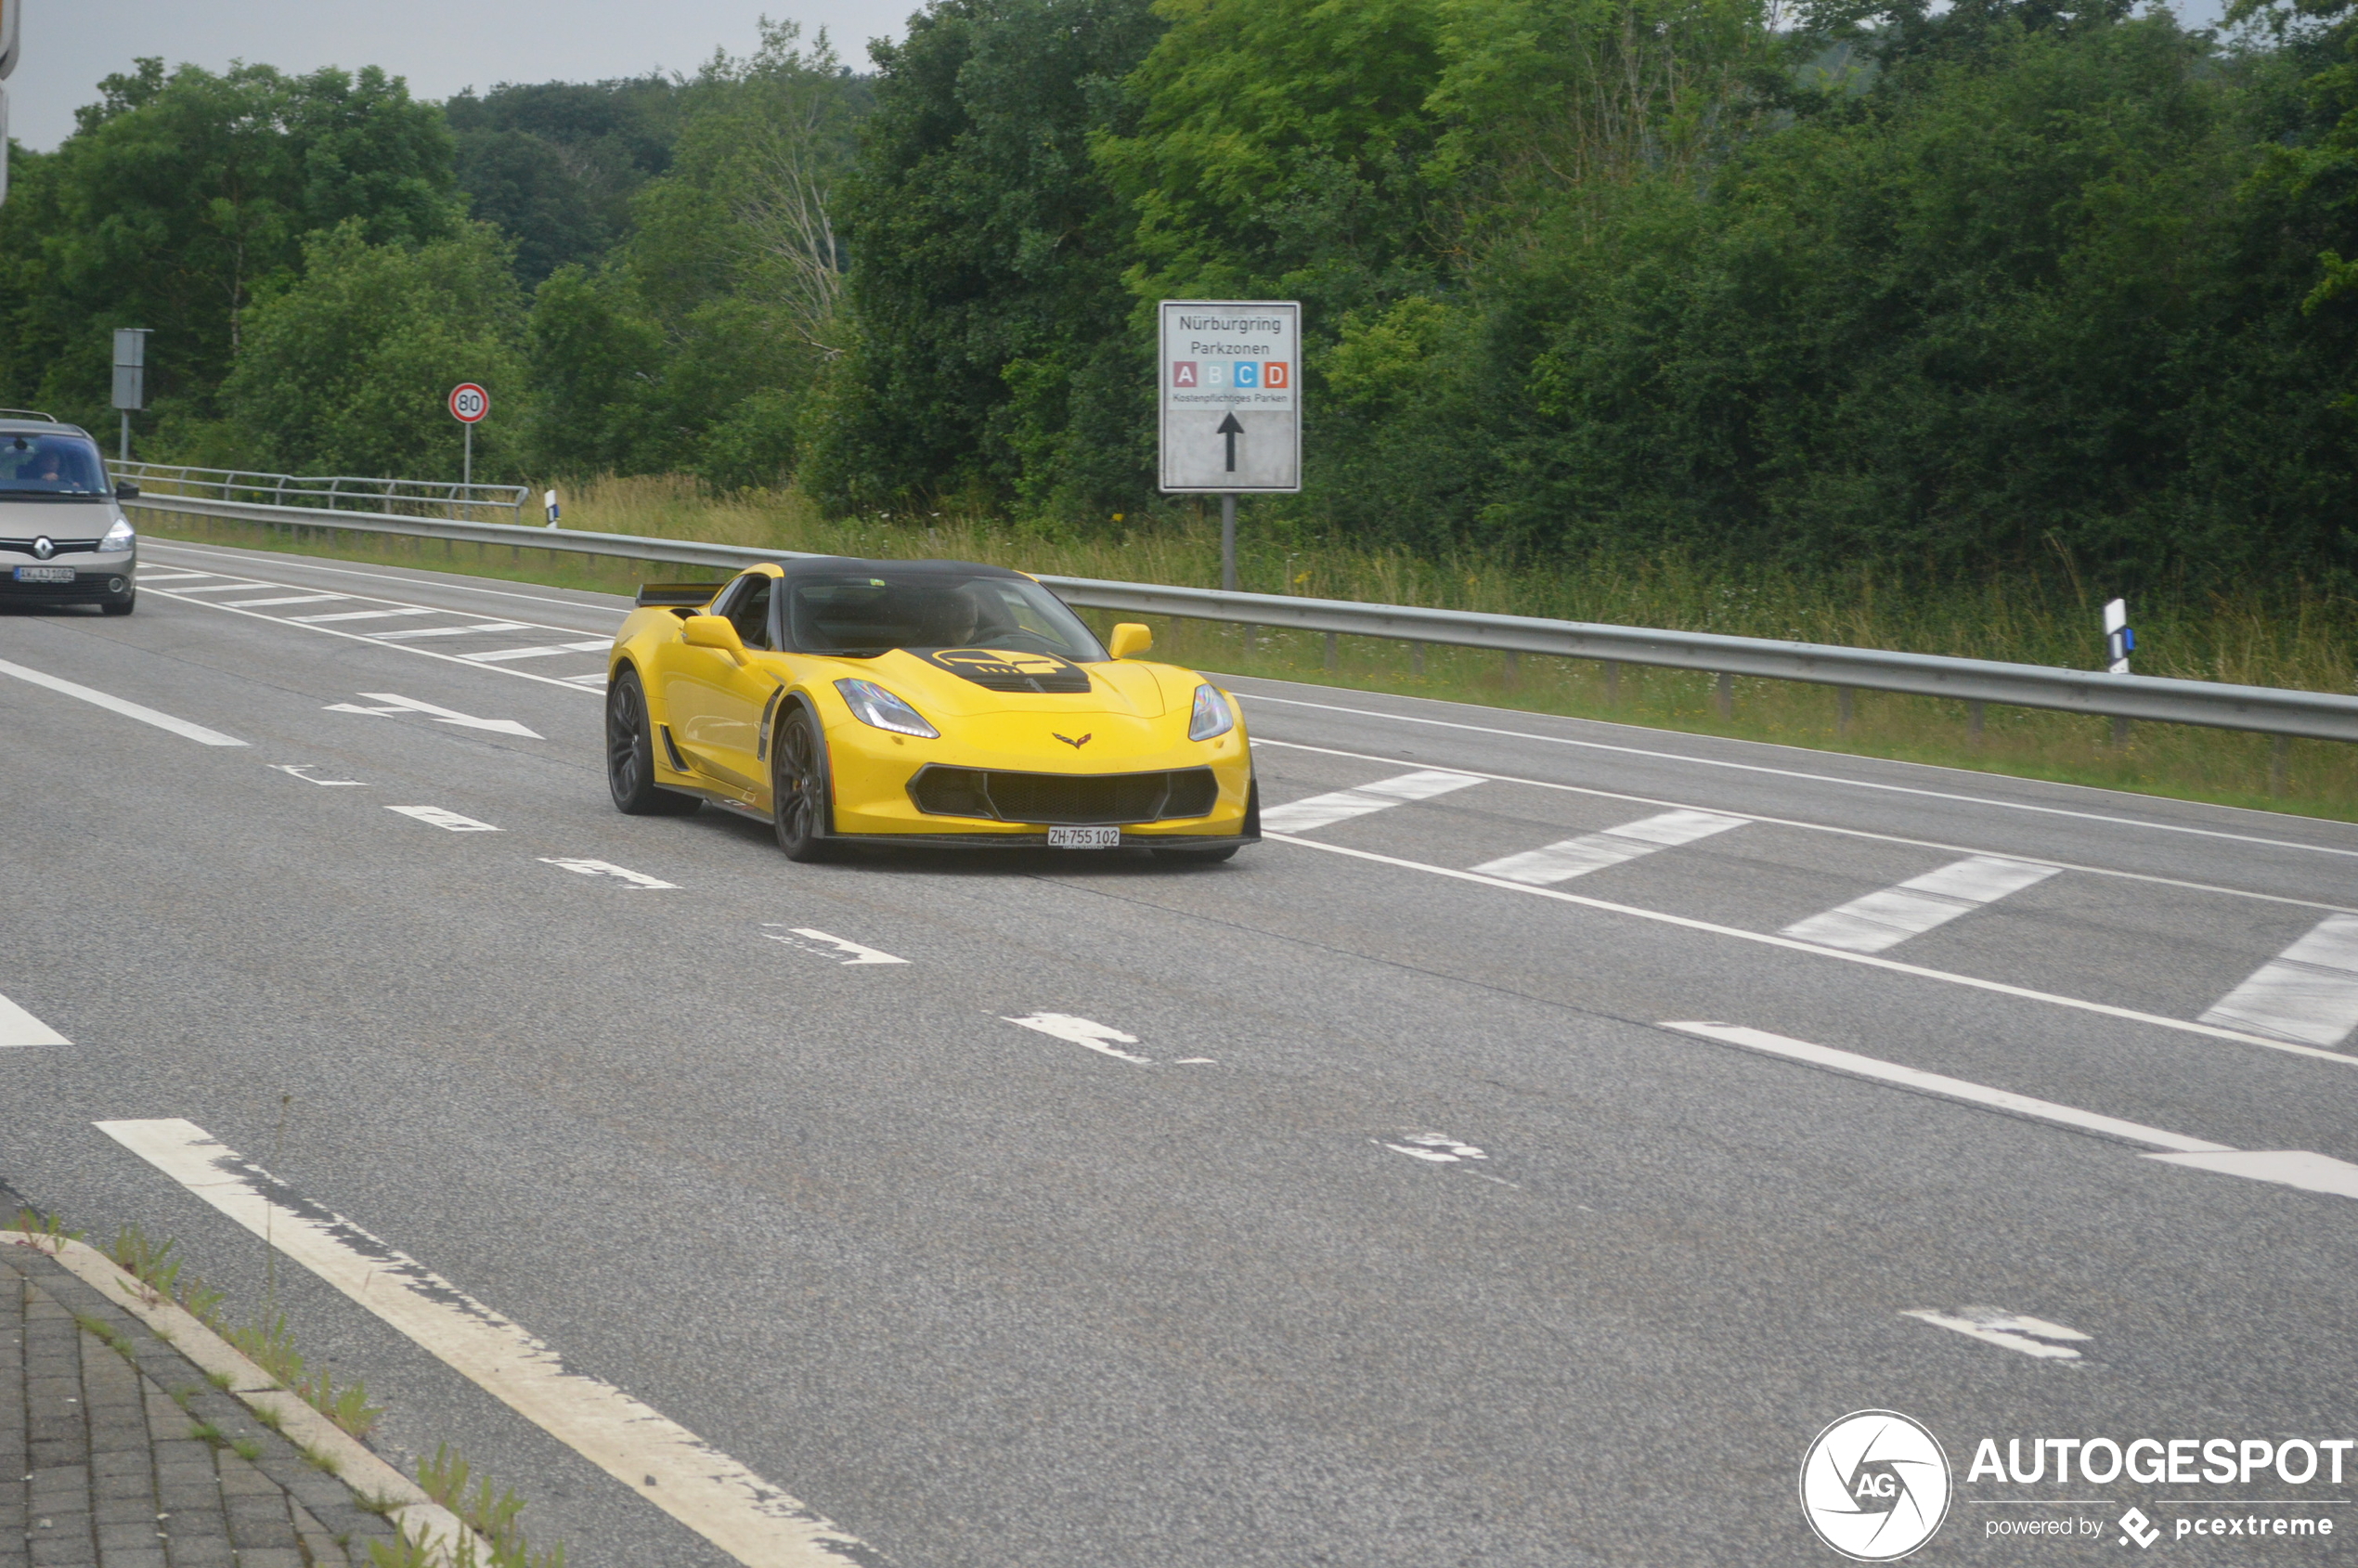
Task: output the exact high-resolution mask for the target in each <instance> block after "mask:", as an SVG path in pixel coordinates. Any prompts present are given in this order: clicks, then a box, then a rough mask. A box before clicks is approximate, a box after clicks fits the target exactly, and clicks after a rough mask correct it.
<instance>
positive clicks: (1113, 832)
mask: <svg viewBox="0 0 2358 1568" xmlns="http://www.w3.org/2000/svg"><path fill="white" fill-rule="evenodd" d="M1048 848H1049V849H1121V829H1120V828H1118V827H1052V828H1050V829H1049V830H1048Z"/></svg>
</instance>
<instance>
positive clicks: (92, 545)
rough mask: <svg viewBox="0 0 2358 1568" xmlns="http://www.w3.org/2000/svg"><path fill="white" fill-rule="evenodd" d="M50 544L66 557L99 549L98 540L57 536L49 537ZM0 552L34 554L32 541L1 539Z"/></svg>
mask: <svg viewBox="0 0 2358 1568" xmlns="http://www.w3.org/2000/svg"><path fill="white" fill-rule="evenodd" d="M36 537H37V536H36ZM49 542H50V543H51V544H53V545H56V546H57V547H58V550H57V553H58V554H59V555H65V554H68V553H70V552H71V551H77V550H96V549H97V548H98V541H97V539H61V538H58V537H57V536H56V535H55V534H52V535H50V536H49ZM0 550H13V551H16V552H17V553H18V554H19V555H31V554H32V539H0Z"/></svg>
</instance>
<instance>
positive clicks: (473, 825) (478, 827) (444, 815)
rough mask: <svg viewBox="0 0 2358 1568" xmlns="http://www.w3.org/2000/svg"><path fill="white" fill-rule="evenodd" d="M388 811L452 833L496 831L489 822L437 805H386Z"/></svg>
mask: <svg viewBox="0 0 2358 1568" xmlns="http://www.w3.org/2000/svg"><path fill="white" fill-rule="evenodd" d="M385 810H388V811H398V812H400V813H401V814H402V815H403V816H405V817H415V818H417V819H418V820H419V821H420V822H421V823H433V824H434V826H435V827H439V828H447V829H448V830H449V831H450V832H452V833H497V832H499V829H498V828H496V827H493V826H492V825H491V824H490V823H479V822H477V821H475V820H474V819H473V817H462V816H460V814H459V813H458V812H456V811H446V810H443V809H442V808H441V807H439V806H388V807H386V808H385Z"/></svg>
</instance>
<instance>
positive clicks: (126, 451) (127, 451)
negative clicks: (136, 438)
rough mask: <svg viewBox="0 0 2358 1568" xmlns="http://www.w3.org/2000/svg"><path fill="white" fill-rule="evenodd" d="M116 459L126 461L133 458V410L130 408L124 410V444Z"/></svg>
mask: <svg viewBox="0 0 2358 1568" xmlns="http://www.w3.org/2000/svg"><path fill="white" fill-rule="evenodd" d="M115 460H116V461H117V462H126V463H127V462H129V461H130V460H131V410H130V409H128V408H125V409H124V410H123V446H122V447H121V448H120V449H119V450H118V452H117V454H116V457H115Z"/></svg>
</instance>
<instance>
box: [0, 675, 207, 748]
mask: <svg viewBox="0 0 2358 1568" xmlns="http://www.w3.org/2000/svg"><path fill="white" fill-rule="evenodd" d="M0 675H13V676H15V677H16V678H17V679H18V680H22V681H25V682H27V683H29V684H31V685H34V686H40V687H43V688H45V689H46V690H48V691H52V692H56V693H59V694H60V695H63V696H69V697H74V698H78V699H80V700H81V701H83V702H85V703H88V704H90V705H91V706H93V707H103V708H105V709H106V710H107V711H108V712H109V713H119V714H121V715H123V718H125V719H137V720H138V721H139V722H140V723H142V724H152V725H154V726H155V727H156V728H157V729H159V730H169V731H171V732H173V733H174V734H175V735H179V736H181V737H183V738H185V739H188V740H192V741H195V742H197V743H198V744H199V745H245V744H246V743H245V742H243V741H241V740H240V739H238V738H237V737H236V736H235V735H225V734H223V733H222V732H220V731H218V730H208V729H206V728H205V727H204V726H203V725H201V724H191V723H189V722H188V720H187V719H175V718H174V717H172V715H170V714H168V713H158V712H157V711H156V710H155V709H154V708H151V707H146V706H141V705H140V704H138V703H135V702H127V701H125V700H124V699H123V698H122V697H118V696H112V695H110V694H109V693H105V692H97V691H93V690H92V689H91V688H89V687H87V686H84V685H82V684H80V683H78V682H76V681H72V680H61V679H60V678H58V676H55V675H45V674H43V673H42V672H41V671H40V670H37V669H27V668H26V667H24V666H22V665H20V664H10V663H8V662H7V661H6V659H0Z"/></svg>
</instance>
